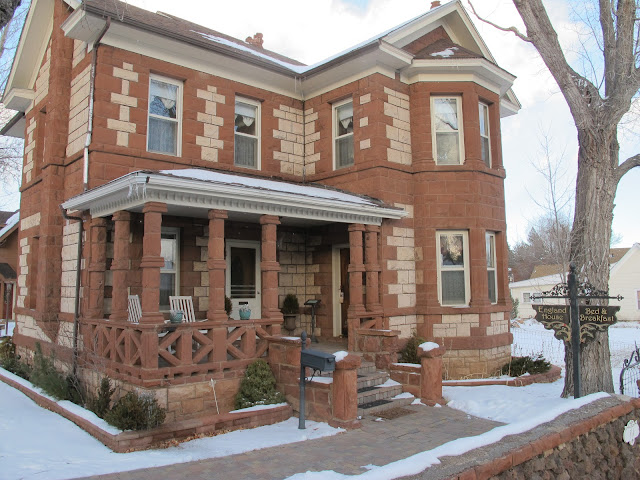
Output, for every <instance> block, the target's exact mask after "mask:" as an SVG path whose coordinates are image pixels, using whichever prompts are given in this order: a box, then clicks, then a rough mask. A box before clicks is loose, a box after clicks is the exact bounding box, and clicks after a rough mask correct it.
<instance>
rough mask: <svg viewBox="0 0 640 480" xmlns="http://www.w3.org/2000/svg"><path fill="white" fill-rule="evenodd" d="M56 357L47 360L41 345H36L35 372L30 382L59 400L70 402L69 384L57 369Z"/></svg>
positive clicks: (34, 356)
mask: <svg viewBox="0 0 640 480" xmlns="http://www.w3.org/2000/svg"><path fill="white" fill-rule="evenodd" d="M54 363H55V357H54V356H53V355H52V356H51V358H47V357H45V356H44V354H43V353H42V347H41V346H40V343H36V350H35V353H34V355H33V370H32V371H31V377H30V378H29V380H30V381H31V383H33V384H34V385H35V386H36V387H40V388H41V389H42V390H44V391H45V392H46V393H48V394H49V395H51V396H52V397H54V398H56V399H58V400H70V395H69V384H68V383H67V379H66V378H65V376H64V375H63V374H61V373H60V372H58V371H57V370H56V368H55V364H54Z"/></svg>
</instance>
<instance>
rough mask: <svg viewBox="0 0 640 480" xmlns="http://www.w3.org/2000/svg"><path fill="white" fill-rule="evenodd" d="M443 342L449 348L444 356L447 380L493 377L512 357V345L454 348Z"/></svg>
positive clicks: (444, 369) (444, 370) (444, 371)
mask: <svg viewBox="0 0 640 480" xmlns="http://www.w3.org/2000/svg"><path fill="white" fill-rule="evenodd" d="M438 341H439V342H440V340H438ZM442 343H443V344H444V346H445V347H446V348H447V353H445V355H444V357H443V358H442V362H443V366H442V369H443V376H444V379H445V380H448V379H466V378H486V377H491V376H493V375H495V374H496V373H497V372H498V371H499V370H500V369H501V368H502V366H503V365H504V364H506V363H508V362H509V360H510V359H511V345H504V346H499V347H493V348H487V349H468V350H464V349H457V350H454V349H450V348H449V347H448V346H447V345H446V343H447V342H446V341H444V342H442Z"/></svg>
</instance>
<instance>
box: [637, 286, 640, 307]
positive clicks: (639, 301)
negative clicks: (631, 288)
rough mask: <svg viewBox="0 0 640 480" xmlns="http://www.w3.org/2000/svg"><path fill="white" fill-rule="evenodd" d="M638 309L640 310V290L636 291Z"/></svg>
mask: <svg viewBox="0 0 640 480" xmlns="http://www.w3.org/2000/svg"><path fill="white" fill-rule="evenodd" d="M636 308H637V309H638V310H640V290H636Z"/></svg>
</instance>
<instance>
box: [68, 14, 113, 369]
mask: <svg viewBox="0 0 640 480" xmlns="http://www.w3.org/2000/svg"><path fill="white" fill-rule="evenodd" d="M110 26H111V17H107V22H106V23H105V25H104V27H103V28H102V30H101V31H100V34H99V35H98V38H96V41H95V42H93V48H92V50H93V51H92V58H91V75H90V78H89V118H88V120H87V138H86V140H85V142H84V152H83V159H84V162H83V171H82V191H83V192H86V191H87V190H88V188H89V145H91V136H92V133H93V103H94V97H95V90H96V65H97V63H98V45H99V44H100V41H101V40H102V37H104V35H105V34H106V33H107V30H108V29H109V27H110ZM60 211H61V212H62V216H63V217H64V219H65V220H76V221H77V222H78V223H79V226H78V242H77V243H78V251H77V256H76V288H75V303H74V306H73V357H72V363H71V365H72V367H71V368H72V376H73V377H74V378H75V377H76V376H77V373H78V327H79V324H80V273H81V266H82V233H83V232H82V231H83V218H82V217H74V216H71V215H68V214H67V211H66V210H65V209H64V208H62V205H60Z"/></svg>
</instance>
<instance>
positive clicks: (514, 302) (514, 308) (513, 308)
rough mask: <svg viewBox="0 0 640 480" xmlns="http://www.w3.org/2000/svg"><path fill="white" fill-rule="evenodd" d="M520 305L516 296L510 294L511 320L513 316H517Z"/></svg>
mask: <svg viewBox="0 0 640 480" xmlns="http://www.w3.org/2000/svg"><path fill="white" fill-rule="evenodd" d="M519 305H520V300H518V299H517V298H513V295H511V320H513V319H514V318H518V306H519Z"/></svg>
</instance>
